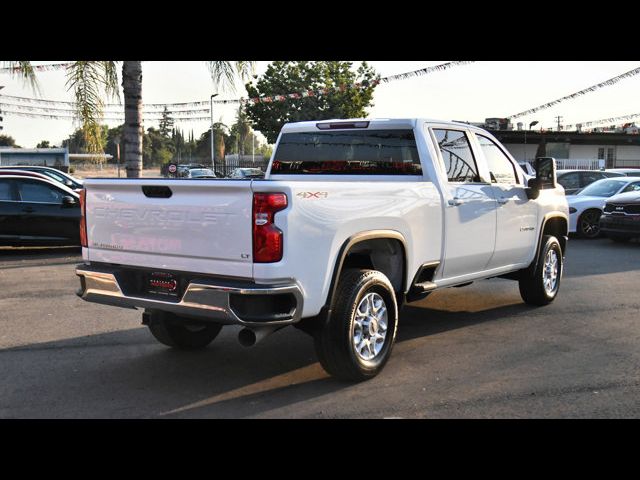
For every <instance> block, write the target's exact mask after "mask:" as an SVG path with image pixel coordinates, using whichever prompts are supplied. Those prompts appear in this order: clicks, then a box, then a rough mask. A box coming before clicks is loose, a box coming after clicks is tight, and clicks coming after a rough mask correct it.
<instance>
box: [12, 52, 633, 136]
mask: <svg viewBox="0 0 640 480" xmlns="http://www.w3.org/2000/svg"><path fill="white" fill-rule="evenodd" d="M64 61H65V60H60V62H64ZM449 61H452V60H446V59H445V60H440V61H397V62H394V61H386V62H383V61H370V62H369V61H368V62H367V63H368V64H369V65H370V66H372V67H373V68H374V69H375V70H376V72H377V73H379V74H380V75H381V76H382V77H385V76H388V75H395V74H400V73H405V72H411V71H415V70H419V69H422V68H426V67H430V66H435V65H439V64H442V63H446V62H449ZM359 62H360V61H353V63H354V68H355V67H357V65H358V64H359ZM0 63H1V61H0ZM50 63H58V62H56V61H47V62H39V61H37V60H33V64H34V65H37V64H50ZM268 64H269V62H257V63H256V71H255V73H256V74H257V75H261V74H262V73H264V71H265V70H266V68H267V65H268ZM639 66H640V61H637V62H633V61H629V62H627V61H608V62H602V61H600V62H596V61H593V62H586V61H552V62H541V61H536V62H533V61H523V62H518V61H477V62H474V63H470V64H466V65H459V66H454V67H451V68H450V69H448V70H443V71H435V72H433V73H429V74H427V75H422V76H416V77H413V78H409V79H404V80H396V81H393V82H389V83H382V84H380V85H378V86H377V87H376V89H375V93H374V99H373V102H374V105H373V106H372V107H370V108H369V109H368V113H369V115H368V116H369V117H372V118H373V117H378V118H393V117H395V118H398V117H425V118H433V119H440V120H461V121H469V122H482V121H484V119H485V118H490V117H507V116H509V115H513V114H516V113H519V112H522V111H524V110H528V109H530V108H534V107H537V106H539V105H542V104H545V103H548V102H551V101H553V100H556V99H558V98H561V97H563V96H566V95H569V94H572V93H574V92H577V91H579V90H582V89H584V88H587V87H590V86H592V85H595V84H597V83H600V82H603V81H605V80H608V79H609V78H612V77H615V76H617V75H620V74H623V73H625V72H627V71H629V70H632V69H634V68H637V67H639ZM142 75H143V92H142V94H143V101H144V102H146V103H164V102H166V103H177V102H191V101H202V100H208V99H209V97H210V95H211V94H212V93H215V91H214V86H213V83H212V81H211V77H210V75H209V71H208V69H207V67H206V65H205V63H204V62H158V61H155V62H152V61H150V62H143V64H142ZM37 76H38V80H39V84H40V95H39V96H38V95H36V94H35V93H34V92H33V90H32V89H31V87H29V86H27V85H24V83H23V82H22V81H21V80H20V79H18V78H12V77H11V76H10V75H9V74H6V73H1V72H0V86H4V88H3V89H0V103H2V95H3V94H4V95H14V96H22V97H31V98H33V97H37V98H42V99H47V100H62V101H73V95H72V92H71V91H67V88H66V86H65V83H66V78H65V73H64V71H44V72H37ZM639 89H640V75H637V76H633V77H630V78H626V79H623V80H621V81H620V82H618V83H617V84H615V85H612V86H608V87H604V88H600V89H597V90H595V91H593V92H590V93H587V94H585V95H582V96H580V97H578V98H576V99H572V100H566V101H564V102H561V103H560V104H558V105H555V106H554V107H551V108H548V109H546V110H542V111H539V112H536V113H535V114H532V115H528V116H524V117H520V118H517V119H514V120H513V123H514V127H515V123H517V122H523V123H524V124H525V125H529V124H530V123H531V122H533V121H538V122H539V124H538V125H537V126H535V127H534V129H539V128H544V129H552V128H553V129H554V130H555V128H556V125H557V121H556V119H555V117H557V116H561V117H562V123H563V124H565V125H566V124H576V123H580V122H588V121H593V120H599V119H602V118H610V117H618V116H623V115H629V114H635V113H640V105H638V104H636V99H637V98H638V93H637V92H638V91H640V90H639ZM282 93H283V94H286V93H293V92H282ZM240 97H247V93H246V91H245V89H244V87H243V86H242V84H241V83H239V82H238V85H237V89H236V92H235V93H233V92H230V91H229V92H221V93H220V95H219V97H218V98H219V99H234V98H240ZM110 103H112V102H110ZM57 107H58V108H61V107H60V106H59V105H58V106H57ZM0 108H1V107H0ZM236 111H237V105H235V106H234V105H214V119H215V121H219V120H222V121H223V122H224V123H226V124H227V125H231V124H233V122H234V119H235V115H236ZM0 115H1V116H3V117H4V120H3V122H2V125H3V126H4V130H2V131H1V132H0V133H2V134H6V135H10V136H12V137H13V138H14V139H15V140H16V143H17V144H18V145H20V146H22V147H24V148H34V147H35V146H36V144H37V143H38V142H40V141H42V140H49V141H50V142H51V144H52V145H60V144H61V142H62V140H63V139H64V138H66V137H67V136H69V134H71V133H72V132H73V130H74V129H75V128H76V126H77V125H74V123H73V121H71V120H53V119H34V118H26V117H18V116H13V115H9V114H0ZM204 115H207V114H206V113H205V114H204ZM310 120H311V119H310ZM638 120H639V123H640V116H639V117H638ZM105 123H106V124H107V125H109V126H110V127H114V126H116V125H117V124H118V123H119V122H117V121H106V122H105ZM209 123H210V122H208V121H201V122H189V123H187V122H180V124H179V126H180V127H181V128H182V129H183V130H184V132H185V133H188V132H190V131H191V130H193V133H194V135H195V137H196V138H197V137H199V136H200V134H201V133H202V132H204V131H205V130H207V129H208V128H209ZM619 123H624V122H619ZM150 126H155V127H157V123H155V122H145V125H144V127H145V129H146V128H148V127H150Z"/></svg>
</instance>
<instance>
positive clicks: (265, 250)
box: [253, 193, 287, 263]
mask: <svg viewBox="0 0 640 480" xmlns="http://www.w3.org/2000/svg"><path fill="white" fill-rule="evenodd" d="M285 208H287V196H286V195H285V194H284V193H254V194H253V261H254V262H255V263H271V262H279V261H280V260H282V230H280V229H279V228H278V227H276V226H275V225H274V224H273V217H274V215H275V213H276V212H279V211H280V210H284V209H285Z"/></svg>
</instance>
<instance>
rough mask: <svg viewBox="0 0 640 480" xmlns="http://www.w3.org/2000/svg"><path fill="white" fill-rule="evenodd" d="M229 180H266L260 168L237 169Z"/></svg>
mask: <svg viewBox="0 0 640 480" xmlns="http://www.w3.org/2000/svg"><path fill="white" fill-rule="evenodd" d="M229 178H235V179H242V178H247V179H249V178H264V172H263V171H262V170H260V169H259V168H236V169H235V170H234V171H233V173H232V174H231V175H230V177H229Z"/></svg>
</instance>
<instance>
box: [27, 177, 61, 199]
mask: <svg viewBox="0 0 640 480" xmlns="http://www.w3.org/2000/svg"><path fill="white" fill-rule="evenodd" d="M19 190H20V198H21V200H22V201H23V202H39V203H62V197H63V196H64V195H63V193H62V192H61V191H60V190H58V189H57V188H55V187H53V186H51V185H48V184H46V183H40V182H34V181H31V180H26V181H21V182H20V184H19Z"/></svg>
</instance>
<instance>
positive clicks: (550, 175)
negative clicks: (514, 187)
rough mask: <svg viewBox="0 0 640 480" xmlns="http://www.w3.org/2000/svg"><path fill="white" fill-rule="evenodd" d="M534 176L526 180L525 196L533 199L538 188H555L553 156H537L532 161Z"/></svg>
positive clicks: (537, 193) (538, 193)
mask: <svg viewBox="0 0 640 480" xmlns="http://www.w3.org/2000/svg"><path fill="white" fill-rule="evenodd" d="M534 166H535V169H536V177H535V178H532V179H530V180H529V182H528V187H529V188H527V198H529V199H530V200H535V199H536V198H538V196H539V195H540V190H547V189H553V188H556V184H557V179H556V160H555V158H553V157H538V158H536V160H535V162H534Z"/></svg>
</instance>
